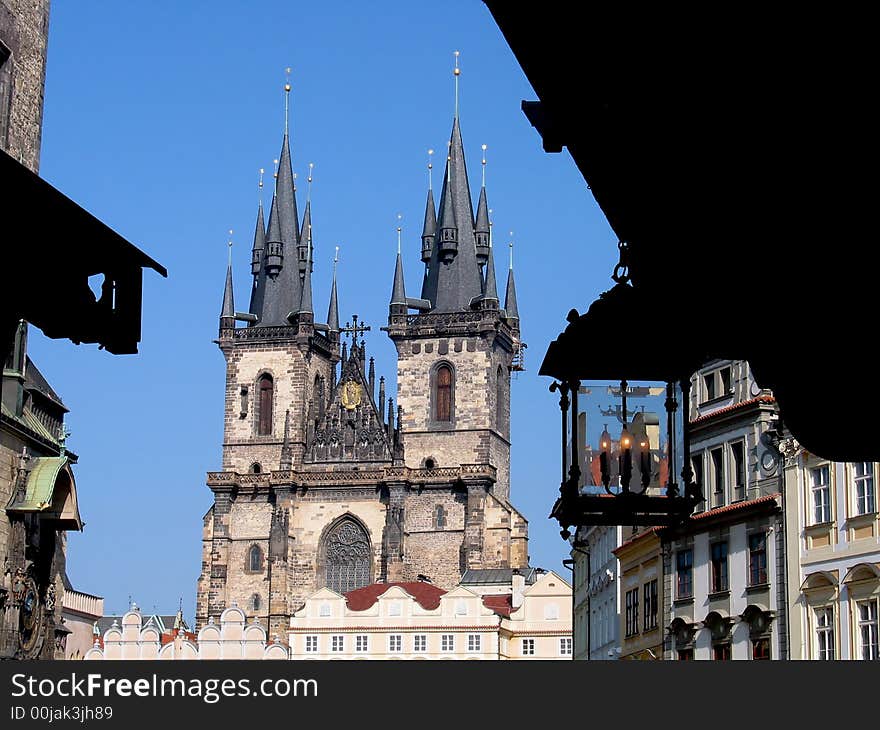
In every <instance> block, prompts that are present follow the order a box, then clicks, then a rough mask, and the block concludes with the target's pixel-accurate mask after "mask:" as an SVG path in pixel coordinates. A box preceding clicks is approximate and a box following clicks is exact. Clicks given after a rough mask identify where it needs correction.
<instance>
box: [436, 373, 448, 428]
mask: <svg viewBox="0 0 880 730" xmlns="http://www.w3.org/2000/svg"><path fill="white" fill-rule="evenodd" d="M434 402H435V403H436V404H437V406H436V408H437V420H438V421H451V420H452V368H451V367H449V366H448V365H441V366H440V367H439V368H437V392H436V398H435V401H434Z"/></svg>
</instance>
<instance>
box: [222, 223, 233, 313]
mask: <svg viewBox="0 0 880 730" xmlns="http://www.w3.org/2000/svg"><path fill="white" fill-rule="evenodd" d="M228 246H229V260H228V262H227V264H226V287H225V288H224V289H223V306H222V308H221V310H220V328H221V329H231V328H233V327H235V302H234V300H233V287H232V231H231V230H230V231H229V244H228Z"/></svg>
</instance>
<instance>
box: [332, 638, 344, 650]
mask: <svg viewBox="0 0 880 730" xmlns="http://www.w3.org/2000/svg"><path fill="white" fill-rule="evenodd" d="M330 651H335V652H340V651H345V636H343V635H342V634H334V635H333V636H331V637H330Z"/></svg>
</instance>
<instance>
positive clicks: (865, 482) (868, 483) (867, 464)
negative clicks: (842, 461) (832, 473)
mask: <svg viewBox="0 0 880 730" xmlns="http://www.w3.org/2000/svg"><path fill="white" fill-rule="evenodd" d="M852 468H853V486H854V490H853V492H854V494H855V500H856V505H855V506H856V514H857V515H868V514H871V513H873V512H876V511H877V492H876V490H875V485H874V462H872V461H857V462H855V463H854V464H853V465H852Z"/></svg>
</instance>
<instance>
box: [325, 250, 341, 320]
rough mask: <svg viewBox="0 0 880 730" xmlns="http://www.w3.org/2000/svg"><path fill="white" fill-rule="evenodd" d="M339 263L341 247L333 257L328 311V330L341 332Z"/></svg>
mask: <svg viewBox="0 0 880 730" xmlns="http://www.w3.org/2000/svg"><path fill="white" fill-rule="evenodd" d="M338 263H339V246H337V247H336V255H335V256H334V257H333V286H332V287H331V289H330V309H328V310H327V329H328V330H329V331H330V332H339V303H338V302H337V300H336V265H337V264H338Z"/></svg>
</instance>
